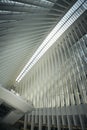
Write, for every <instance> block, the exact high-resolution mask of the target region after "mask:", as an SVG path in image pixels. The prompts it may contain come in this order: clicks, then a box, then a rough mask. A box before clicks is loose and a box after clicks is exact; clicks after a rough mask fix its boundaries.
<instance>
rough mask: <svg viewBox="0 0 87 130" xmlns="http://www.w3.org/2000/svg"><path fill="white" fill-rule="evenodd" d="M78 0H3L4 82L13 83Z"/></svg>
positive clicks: (0, 51)
mask: <svg viewBox="0 0 87 130" xmlns="http://www.w3.org/2000/svg"><path fill="white" fill-rule="evenodd" d="M75 2H76V0H73V1H71V0H1V1H0V84H2V85H3V86H4V87H11V86H12V85H14V84H15V79H16V78H17V76H18V74H19V73H20V72H21V70H22V69H23V67H24V66H25V64H26V63H27V61H28V60H29V59H30V58H31V56H32V55H33V54H34V52H35V51H36V50H37V48H38V47H39V46H40V45H41V43H42V42H43V40H44V39H45V38H46V36H47V35H48V34H49V32H50V31H51V30H52V29H53V27H54V26H55V25H56V23H58V21H60V20H61V18H62V17H63V16H64V14H65V13H66V12H67V11H68V10H69V9H70V7H71V6H72V5H73V4H74V3H75Z"/></svg>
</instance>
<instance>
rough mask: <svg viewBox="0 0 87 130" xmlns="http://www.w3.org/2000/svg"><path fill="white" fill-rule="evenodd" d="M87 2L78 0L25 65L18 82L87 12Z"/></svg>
mask: <svg viewBox="0 0 87 130" xmlns="http://www.w3.org/2000/svg"><path fill="white" fill-rule="evenodd" d="M84 3H85V0H78V1H77V2H76V3H75V4H74V5H73V7H71V9H70V10H69V11H68V12H67V13H66V14H65V16H64V17H63V18H62V19H61V20H60V22H59V23H58V24H57V25H56V26H55V27H54V29H53V30H52V31H51V33H50V34H49V35H48V36H47V37H46V39H45V40H44V41H43V43H42V44H41V45H40V47H39V48H38V49H37V51H36V52H35V53H34V55H33V56H32V57H31V59H30V60H29V62H28V63H27V64H26V65H25V67H24V68H23V70H22V71H21V73H20V74H19V76H18V77H17V79H16V81H17V82H19V81H20V80H21V79H22V78H23V77H24V76H25V74H26V73H27V72H28V71H29V70H30V69H31V68H32V67H33V65H34V64H35V63H37V61H38V60H39V59H40V58H41V57H42V56H43V54H44V53H45V52H46V51H47V50H48V49H49V48H50V47H51V46H52V45H53V44H54V43H55V42H56V41H57V39H58V38H59V37H60V36H61V35H62V34H63V33H64V32H65V31H66V30H67V29H68V28H69V27H70V26H71V25H72V24H73V23H74V22H75V21H76V20H77V18H78V17H79V16H80V15H81V14H82V13H83V12H84V11H85V8H84V7H83V5H84Z"/></svg>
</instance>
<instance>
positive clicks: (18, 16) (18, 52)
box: [0, 0, 87, 130]
mask: <svg viewBox="0 0 87 130" xmlns="http://www.w3.org/2000/svg"><path fill="white" fill-rule="evenodd" d="M76 2H77V6H78V5H80V6H78V8H77V9H76V10H75V11H74V8H73V10H70V9H71V7H73V6H74V5H75V3H76ZM75 8H76V6H75ZM0 10H1V11H0V42H1V44H0V74H1V75H0V82H1V84H3V85H4V86H7V87H8V88H9V89H14V90H15V91H16V93H18V94H19V95H20V96H22V97H23V98H24V99H26V100H27V101H31V102H32V103H33V106H34V108H35V109H34V111H32V112H31V113H28V114H26V115H25V121H24V129H25V130H26V129H31V130H37V129H39V130H57V129H58V130H63V129H64V130H65V129H66V130H68V129H69V130H74V129H75V130H87V1H86V0H77V1H76V0H73V1H72V0H1V2H0ZM69 10H70V11H71V12H70V16H69V18H68V17H67V20H66V19H65V20H66V21H63V22H65V23H64V24H63V25H62V23H61V27H60V29H61V31H62V32H63V33H61V31H60V30H59V31H60V33H61V35H60V36H59V38H58V39H57V40H56V41H55V43H54V44H53V45H52V46H51V47H50V48H49V49H48V50H47V51H46V52H45V54H44V55H43V56H42V57H41V58H40V59H39V60H38V62H37V63H36V64H35V65H34V66H33V67H32V68H31V69H30V70H29V71H28V72H27V74H26V75H25V76H24V77H23V79H22V80H21V81H20V82H16V81H15V80H16V78H17V76H18V75H19V73H20V72H21V70H22V69H23V67H24V66H25V64H26V63H27V61H28V60H29V59H30V58H31V57H32V56H33V54H34V53H35V51H36V50H37V49H38V47H39V46H40V45H41V44H42V42H43V41H44V39H45V38H46V36H47V35H49V33H50V32H51V30H52V29H53V28H54V27H55V26H56V25H57V24H58V23H59V22H61V20H62V18H63V17H64V16H65V15H66V13H67V12H68V11H69ZM72 11H73V14H72V15H71V13H72ZM64 27H65V28H66V29H65V28H64ZM64 29H65V30H64ZM63 30H64V31H63ZM57 32H58V31H57ZM55 35H56V34H55ZM49 42H50V41H49Z"/></svg>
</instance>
